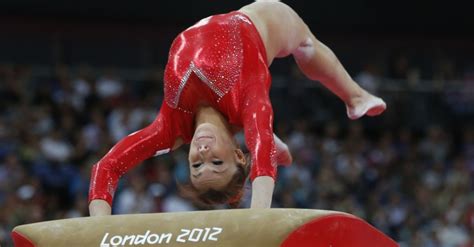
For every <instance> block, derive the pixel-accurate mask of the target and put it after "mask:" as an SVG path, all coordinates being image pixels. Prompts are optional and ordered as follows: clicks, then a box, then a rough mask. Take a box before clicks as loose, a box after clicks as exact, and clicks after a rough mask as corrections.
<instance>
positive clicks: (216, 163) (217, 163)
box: [212, 160, 224, 165]
mask: <svg viewBox="0 0 474 247" xmlns="http://www.w3.org/2000/svg"><path fill="white" fill-rule="evenodd" d="M223 163H224V162H223V161H222V160H214V161H212V164H214V165H222V164H223Z"/></svg>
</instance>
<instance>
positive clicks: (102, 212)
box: [89, 199, 112, 216]
mask: <svg viewBox="0 0 474 247" xmlns="http://www.w3.org/2000/svg"><path fill="white" fill-rule="evenodd" d="M89 214H90V216H106V215H111V214H112V207H111V206H110V205H109V203H108V202H107V201H105V200H102V199H94V200H92V201H91V202H90V203H89Z"/></svg>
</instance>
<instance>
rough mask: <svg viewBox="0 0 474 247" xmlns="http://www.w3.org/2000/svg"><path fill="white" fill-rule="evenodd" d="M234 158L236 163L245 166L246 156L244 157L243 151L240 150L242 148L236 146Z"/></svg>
mask: <svg viewBox="0 0 474 247" xmlns="http://www.w3.org/2000/svg"><path fill="white" fill-rule="evenodd" d="M234 158H235V161H236V162H237V163H239V164H241V165H243V166H247V163H248V162H247V158H246V157H245V154H244V152H242V149H240V148H237V149H235V150H234Z"/></svg>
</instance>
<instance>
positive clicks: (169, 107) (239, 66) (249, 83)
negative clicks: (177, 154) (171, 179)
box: [89, 11, 276, 204]
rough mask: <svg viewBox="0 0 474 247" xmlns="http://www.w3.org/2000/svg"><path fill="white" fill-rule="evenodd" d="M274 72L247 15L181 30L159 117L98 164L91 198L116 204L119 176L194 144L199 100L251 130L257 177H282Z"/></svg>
mask: <svg viewBox="0 0 474 247" xmlns="http://www.w3.org/2000/svg"><path fill="white" fill-rule="evenodd" d="M270 84H271V78H270V74H269V71H268V65H267V57H266V52H265V47H264V44H263V41H262V40H261V38H260V35H259V33H258V31H257V29H256V28H255V26H254V25H253V23H252V22H251V20H250V19H249V18H248V17H247V16H246V15H244V14H242V13H240V12H237V11H234V12H231V13H228V14H222V15H215V16H211V17H208V18H206V19H203V20H201V21H200V22H198V23H196V24H195V25H194V26H192V27H190V28H188V29H187V30H185V31H184V32H182V33H181V34H180V35H179V36H178V37H177V38H176V39H175V40H174V41H173V44H172V46H171V49H170V53H169V57H168V64H167V65H166V70H165V78H164V87H165V90H164V91H165V102H164V103H163V104H162V107H161V109H160V112H159V114H158V116H157V118H156V119H155V120H154V122H153V123H152V124H151V125H149V126H148V127H146V128H144V129H142V130H140V131H137V132H135V133H132V134H130V135H129V136H127V137H126V138H124V139H123V140H121V141H120V142H119V143H117V144H116V145H115V146H114V147H113V148H112V149H111V150H110V151H109V153H107V155H105V156H104V157H103V158H102V159H101V160H100V161H99V162H98V163H97V164H96V165H94V167H93V169H92V178H91V185H90V191H89V201H91V200H93V199H103V200H106V201H107V202H108V203H109V204H111V202H112V198H113V195H114V192H115V189H116V187H117V182H118V179H119V178H120V176H121V175H123V174H124V173H125V172H127V171H128V170H129V169H131V168H132V167H134V166H135V165H137V164H138V163H140V162H141V161H143V160H144V159H146V158H149V157H151V156H153V155H159V154H162V153H166V152H168V151H170V149H171V148H172V147H173V145H174V142H175V140H176V139H177V138H182V139H183V140H184V141H185V142H186V143H189V142H190V141H191V139H192V137H193V133H194V129H195V126H194V117H195V114H196V111H197V109H198V107H199V106H200V105H203V104H206V105H209V106H212V107H213V108H215V109H217V110H218V111H219V112H221V113H222V114H223V115H224V116H225V117H227V120H228V121H229V123H230V124H231V125H235V126H239V127H242V128H243V129H244V134H245V139H246V144H247V147H248V149H249V150H250V152H251V154H252V169H251V173H250V178H251V180H253V179H255V178H256V177H258V176H271V177H273V178H275V176H276V164H275V160H274V156H275V144H274V140H273V126H272V122H273V109H272V106H271V103H270V99H269V89H270Z"/></svg>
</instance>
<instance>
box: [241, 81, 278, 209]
mask: <svg viewBox="0 0 474 247" xmlns="http://www.w3.org/2000/svg"><path fill="white" fill-rule="evenodd" d="M255 87H258V84H257V83H255ZM266 92H268V91H267V90H265V89H264V88H252V89H249V90H246V93H245V95H246V97H245V99H244V102H243V104H242V105H243V106H245V107H243V109H242V121H243V125H244V134H245V141H246V144H247V147H248V148H249V150H250V153H251V155H252V167H251V171H250V180H251V181H252V201H251V206H250V207H251V208H270V206H271V202H272V196H273V189H274V184H275V177H276V172H277V170H276V161H275V157H274V155H275V152H276V151H275V142H274V135H273V126H272V125H273V109H272V106H271V103H270V99H269V97H268V94H267V93H266Z"/></svg>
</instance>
